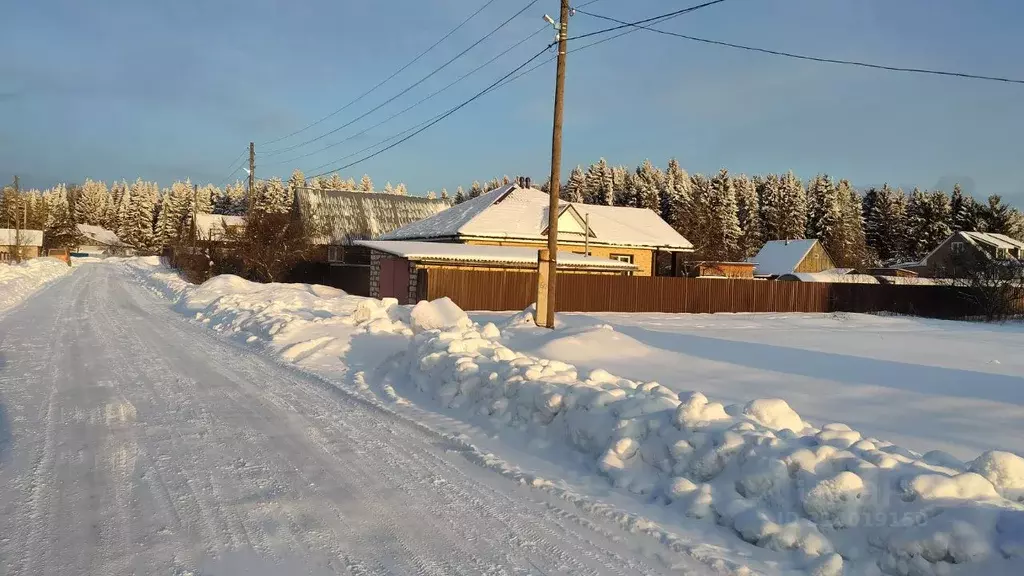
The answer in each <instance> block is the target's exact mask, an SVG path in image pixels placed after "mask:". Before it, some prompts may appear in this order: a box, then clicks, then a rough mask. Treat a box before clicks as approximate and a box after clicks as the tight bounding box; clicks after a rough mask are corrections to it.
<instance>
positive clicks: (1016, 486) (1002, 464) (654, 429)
mask: <svg viewBox="0 0 1024 576" xmlns="http://www.w3.org/2000/svg"><path fill="white" fill-rule="evenodd" d="M443 308H444V309H445V310H450V307H449V304H448V303H445V304H444V305H443ZM453 316H457V314H453ZM447 324H448V326H447V327H445V328H437V329H425V328H426V326H425V325H424V326H421V327H420V329H417V330H416V332H417V333H416V335H415V336H414V337H413V338H412V340H411V343H410V347H409V351H408V354H407V365H406V368H407V370H408V373H407V375H406V374H404V373H403V378H404V377H405V376H407V377H408V380H410V381H411V383H412V384H414V385H415V386H416V387H417V388H418V389H419V390H420V391H421V392H423V393H425V394H427V395H429V396H430V397H432V398H433V399H434V400H435V401H436V402H437V403H439V404H440V405H441V406H442V407H444V408H445V409H447V411H449V412H453V413H456V414H461V415H462V417H463V418H468V419H485V420H489V421H491V422H492V423H493V424H495V425H497V426H498V427H511V428H515V429H518V430H520V431H522V432H525V433H528V434H530V435H533V436H537V437H541V438H543V439H545V440H547V441H548V444H555V443H560V444H562V445H565V446H569V447H571V448H572V449H574V450H576V451H578V452H581V453H583V454H585V455H586V456H588V457H589V459H590V461H591V462H592V463H593V464H592V465H593V467H594V469H595V470H596V471H597V472H598V473H599V474H601V475H603V476H604V477H606V478H607V479H608V481H609V482H611V483H612V484H613V485H614V486H616V487H619V488H622V489H624V490H628V491H630V492H633V493H635V494H638V495H642V496H643V497H644V498H645V499H647V500H649V501H652V502H656V503H661V504H662V505H664V506H666V507H669V508H670V509H672V510H674V511H676V512H677V513H678V514H680V515H682V516H686V517H689V518H692V519H698V520H703V521H706V522H714V523H717V524H719V525H721V526H723V527H726V528H728V529H731V530H733V531H734V532H735V533H736V535H737V536H738V537H739V538H742V539H743V540H745V541H747V542H749V543H751V544H754V545H756V546H759V547H762V548H766V549H769V550H775V551H778V552H781V553H785V554H787V555H789V556H790V557H793V556H795V557H797V558H798V559H799V560H798V563H799V564H800V565H802V566H803V567H804V568H805V569H806V570H808V571H809V572H810V573H813V574H823V575H827V574H834V575H838V574H843V573H844V571H845V573H848V574H855V573H878V571H879V570H881V571H882V572H884V573H887V574H900V575H911V574H914V575H918V574H922V575H927V574H935V575H941V574H953V573H964V572H965V571H970V573H974V574H991V573H1007V574H1009V573H1014V571H1015V570H1016V571H1017V572H1016V573H1019V570H1020V569H1021V568H1022V567H1024V504H1021V502H1020V497H1021V489H1022V487H1024V482H1022V481H1024V474H1022V472H1024V459H1021V458H1020V457H1019V456H1016V455H1014V454H1010V453H1006V452H987V453H985V454H983V455H982V456H981V457H979V458H978V459H977V460H975V461H974V462H972V463H970V464H966V463H963V462H960V461H958V460H956V459H955V458H953V457H952V456H950V455H948V454H942V453H937V452H935V453H929V454H927V455H923V456H922V455H919V454H917V453H914V452H911V451H909V450H904V449H901V448H899V447H897V446H894V445H892V444H891V443H888V442H884V441H882V440H878V439H875V438H862V437H861V435H860V434H859V433H858V432H856V431H855V430H852V429H850V428H849V427H848V426H846V425H843V424H828V425H826V426H824V427H822V428H816V427H814V426H811V425H810V424H808V423H807V422H805V421H804V420H803V419H801V418H800V416H799V415H798V414H797V413H796V412H795V411H794V410H793V409H792V408H790V406H789V405H788V404H787V403H786V402H785V401H784V400H781V399H777V398H768V399H759V400H754V401H751V402H748V403H746V404H744V405H728V406H726V405H723V404H720V403H717V402H712V401H710V400H709V399H708V398H707V397H706V396H705V395H704V394H702V393H700V392H696V391H693V392H682V393H679V394H676V393H675V392H672V391H671V390H669V389H668V388H666V387H665V386H662V385H660V384H658V383H657V382H637V381H631V380H627V379H623V378H618V377H616V376H614V375H612V374H610V373H608V372H607V371H605V370H600V369H597V370H591V371H589V372H586V373H581V371H579V370H577V368H576V367H575V366H573V365H570V364H567V363H564V362H559V361H557V360H550V359H544V358H539V357H535V356H530V355H527V354H523V353H521V352H517V351H515V350H512V349H510V348H508V347H507V346H506V345H505V344H503V341H502V336H501V331H500V330H499V329H498V328H497V327H496V326H494V325H493V324H487V325H485V326H480V325H476V324H474V325H471V326H466V325H465V323H464V322H448V323H447ZM601 329H603V330H608V329H609V328H607V327H602V328H601Z"/></svg>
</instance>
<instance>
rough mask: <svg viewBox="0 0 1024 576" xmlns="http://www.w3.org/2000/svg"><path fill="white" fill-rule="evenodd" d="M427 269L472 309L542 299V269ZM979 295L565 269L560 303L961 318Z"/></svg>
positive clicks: (604, 308) (561, 306)
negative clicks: (539, 272) (539, 276)
mask: <svg viewBox="0 0 1024 576" xmlns="http://www.w3.org/2000/svg"><path fill="white" fill-rule="evenodd" d="M420 274H421V276H420V284H419V288H420V295H421V297H423V298H426V299H428V300H433V299H436V298H441V297H443V296H447V297H449V298H451V299H452V300H453V301H454V302H455V303H456V304H458V305H459V306H460V307H462V308H463V309H464V310H522V309H524V308H526V307H527V306H529V305H530V304H532V303H533V302H534V301H535V300H536V290H537V274H536V272H514V271H476V270H455V269H432V270H429V271H421V272H420ZM971 296H972V294H971V292H970V291H969V290H967V289H963V288H956V287H951V286H905V285H880V284H829V283H810V282H809V283H804V282H780V281H766V280H741V279H706V278H705V279H701V278H660V277H644V276H604V275H592V274H559V275H558V291H557V298H556V303H555V304H556V309H557V310H559V311H563V312H670V313H718V312H893V313H898V314H913V315H917V316H928V317H934V318H950V319H953V318H965V317H969V316H977V315H979V314H981V311H980V310H979V308H978V305H977V299H975V298H972V297H971Z"/></svg>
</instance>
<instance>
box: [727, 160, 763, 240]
mask: <svg viewBox="0 0 1024 576" xmlns="http://www.w3.org/2000/svg"><path fill="white" fill-rule="evenodd" d="M733 188H734V189H735V191H736V217H737V219H738V221H739V226H740V232H741V234H740V239H739V254H740V257H741V258H743V259H746V258H749V257H751V256H753V255H755V254H757V252H758V250H760V249H761V245H762V244H763V243H764V241H763V240H762V233H761V210H760V205H759V204H758V202H757V187H756V186H755V185H754V181H753V180H751V179H750V178H748V177H747V176H745V175H742V174H741V175H739V176H736V177H735V178H733Z"/></svg>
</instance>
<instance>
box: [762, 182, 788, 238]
mask: <svg viewBox="0 0 1024 576" xmlns="http://www.w3.org/2000/svg"><path fill="white" fill-rule="evenodd" d="M755 186H756V187H757V203H758V207H759V208H760V210H761V235H762V237H763V239H764V241H765V242H767V241H769V240H785V238H783V237H782V229H783V227H784V223H783V216H784V214H785V211H784V210H783V208H782V193H781V186H782V184H781V181H780V179H779V175H778V174H768V175H767V176H764V177H763V178H762V177H758V178H757V179H756V181H755Z"/></svg>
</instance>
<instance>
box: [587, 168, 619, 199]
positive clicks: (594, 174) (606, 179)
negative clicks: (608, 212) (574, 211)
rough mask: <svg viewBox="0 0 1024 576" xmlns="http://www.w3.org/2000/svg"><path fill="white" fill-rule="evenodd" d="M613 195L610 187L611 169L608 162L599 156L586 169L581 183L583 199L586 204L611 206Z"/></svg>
mask: <svg viewBox="0 0 1024 576" xmlns="http://www.w3.org/2000/svg"><path fill="white" fill-rule="evenodd" d="M614 196H615V193H614V190H613V189H612V169H611V167H610V166H608V162H607V161H606V160H605V159H604V158H601V159H600V160H599V161H598V162H597V163H596V164H591V165H590V168H588V169H587V175H586V179H585V183H584V185H583V201H584V202H586V203H588V204H603V205H605V206H611V205H612V203H613V198H614Z"/></svg>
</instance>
